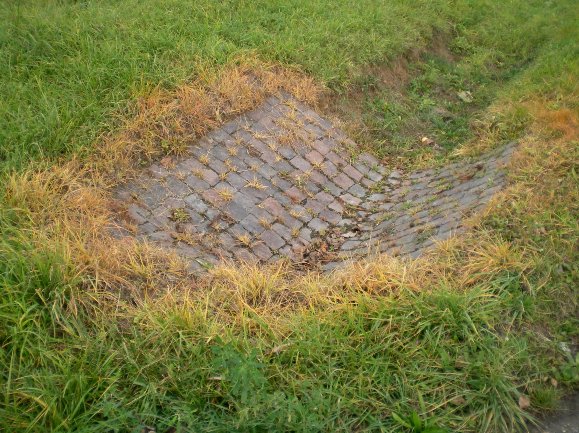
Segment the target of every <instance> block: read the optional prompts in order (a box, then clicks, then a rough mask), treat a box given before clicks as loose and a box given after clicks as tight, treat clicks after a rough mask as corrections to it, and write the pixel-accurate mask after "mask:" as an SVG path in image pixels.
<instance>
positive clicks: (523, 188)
mask: <svg viewBox="0 0 579 433" xmlns="http://www.w3.org/2000/svg"><path fill="white" fill-rule="evenodd" d="M280 90H285V91H288V92H290V93H291V94H293V95H294V96H295V97H296V98H298V99H301V100H304V101H306V102H308V103H309V104H315V102H316V100H317V98H318V95H319V94H320V91H321V89H320V87H319V86H317V85H316V84H315V83H314V82H313V81H312V80H311V79H310V78H308V77H306V76H305V75H303V74H301V73H300V72H299V71H295V70H288V69H284V68H281V67H280V66H276V65H264V64H262V63H259V62H256V61H244V62H238V63H236V64H233V65H230V66H229V67H226V68H224V69H223V70H222V71H221V72H220V73H218V74H214V73H209V72H207V73H205V74H201V75H200V77H198V79H197V80H195V81H194V82H192V83H189V84H187V85H185V86H182V87H181V88H178V89H175V90H173V91H161V90H156V91H155V92H153V93H152V94H150V95H149V96H147V97H146V98H143V99H141V100H140V101H139V102H138V103H137V109H136V114H135V116H134V117H133V118H131V119H130V120H129V121H127V122H126V124H125V125H124V127H123V128H121V129H120V130H118V131H117V132H115V133H112V134H110V135H108V136H106V137H104V138H103V139H102V140H101V141H100V142H99V143H98V145H97V146H95V152H94V153H93V154H92V155H91V156H90V157H88V158H86V159H84V160H81V159H79V158H73V159H72V160H70V161H68V162H63V163H62V164H59V165H55V166H53V167H52V168H51V169H49V170H32V169H31V170H29V171H27V172H22V173H17V174H13V175H12V176H11V177H10V178H9V179H8V182H7V186H6V194H5V200H6V202H7V204H8V207H9V208H11V209H12V210H13V212H14V213H15V214H16V215H17V216H18V218H21V220H22V221H25V222H26V223H25V224H26V227H27V229H28V231H29V233H31V235H32V236H33V238H34V239H35V241H36V242H38V244H39V245H42V244H44V245H46V244H47V243H48V244H54V245H64V246H65V247H66V251H67V257H69V258H70V261H71V263H72V264H73V265H74V266H75V267H76V269H77V274H78V275H82V276H83V278H84V279H85V281H87V283H88V284H86V285H85V287H86V288H87V289H90V288H93V289H94V288H96V289H99V290H101V289H106V293H107V296H105V297H104V298H103V299H110V295H111V294H119V293H121V294H123V295H125V296H127V297H129V298H130V299H131V300H133V301H134V300H144V301H145V302H147V305H149V306H150V308H160V309H168V308H166V307H167V305H168V303H169V304H171V305H177V306H179V305H180V306H182V307H183V309H184V311H185V310H187V311H188V306H192V305H195V307H196V308H195V314H203V315H204V316H212V317H213V318H215V320H217V321H218V322H219V323H235V324H242V325H243V326H246V325H247V323H248V321H250V322H251V323H252V326H256V327H258V328H260V327H263V326H264V324H280V323H281V322H284V319H283V318H284V317H289V316H291V314H289V313H290V312H296V311H301V310H303V311H306V310H314V311H317V310H322V309H326V310H327V309H332V308H340V306H347V305H350V304H356V303H358V302H359V301H360V300H361V299H371V298H376V297H381V296H391V295H392V296H396V295H397V294H398V293H400V292H402V291H405V290H411V291H428V290H434V289H436V288H437V287H441V286H447V287H453V288H457V289H460V290H467V289H468V288H470V287H474V286H480V285H486V284H490V282H491V280H492V278H493V277H494V276H496V275H497V274H499V273H500V272H503V271H505V270H512V271H514V272H518V273H520V274H525V273H526V272H528V270H529V269H532V267H533V265H534V263H535V260H537V255H538V254H537V252H535V251H529V250H528V249H526V248H525V247H523V246H521V245H520V244H517V243H516V242H513V241H507V240H505V239H502V238H501V237H500V236H498V235H496V234H493V233H494V232H493V231H492V229H489V230H487V229H485V226H484V222H485V220H486V219H489V218H495V217H498V218H503V219H505V220H509V221H510V220H512V219H514V218H516V217H518V216H517V215H518V214H517V213H516V210H517V209H520V208H521V207H524V208H525V211H526V212H527V213H528V214H533V213H540V212H542V210H544V209H545V206H548V205H549V203H552V202H554V201H555V200H557V199H558V197H557V192H556V191H557V189H560V188H563V187H566V188H569V186H568V185H566V184H565V182H562V181H561V180H560V179H563V178H564V177H565V175H566V173H568V172H569V170H573V169H574V168H573V166H574V165H576V161H577V158H576V157H577V155H573V152H570V144H569V143H570V140H573V139H574V138H576V136H577V135H576V133H577V122H576V118H574V117H572V115H571V113H567V112H566V113H563V114H561V115H551V114H550V113H549V114H547V115H545V116H543V118H544V119H545V120H544V122H537V123H536V126H535V127H534V129H532V130H531V131H530V133H529V135H528V136H527V137H526V138H525V139H524V140H522V142H521V145H520V149H519V151H518V152H517V154H516V156H515V158H514V161H513V163H512V164H511V172H510V176H511V178H512V179H513V181H514V182H513V185H512V186H511V187H510V188H509V189H508V190H507V191H505V192H504V193H503V194H501V195H499V196H498V197H497V198H496V199H495V200H493V205H492V206H491V207H490V208H489V209H488V210H487V211H486V213H485V214H484V215H483V216H482V217H481V218H479V220H477V221H474V222H473V226H474V227H475V228H476V230H475V231H473V232H471V233H470V234H467V235H465V236H462V237H460V238H454V239H451V240H448V241H445V242H441V243H440V244H439V245H438V247H437V248H436V249H435V250H432V251H430V252H428V253H427V254H425V255H424V257H422V258H420V259H418V260H406V259H399V258H395V257H389V256H386V255H382V256H376V257H372V258H368V259H367V260H365V261H361V262H358V263H353V264H351V265H349V266H347V267H345V268H344V269H342V270H340V271H337V272H335V273H333V274H328V275H320V274H318V273H315V272H311V273H307V274H299V273H296V272H294V270H293V269H292V267H291V266H290V265H289V264H288V263H283V262H281V263H278V264H274V265H270V266H257V265H254V264H245V265H244V264H241V265H239V264H236V265H232V264H228V263H224V264H222V265H220V266H218V267H217V268H215V269H213V270H211V271H210V272H209V273H208V274H207V275H206V276H205V277H203V278H201V279H198V278H193V277H192V276H191V275H189V274H188V273H187V272H186V263H185V262H184V261H183V260H182V259H181V258H180V257H178V256H176V255H175V254H174V253H171V252H169V251H167V250H164V249H161V248H160V247H157V246H154V245H152V244H147V243H145V242H139V241H137V240H135V239H134V238H132V237H123V236H118V237H115V236H114V235H113V233H115V230H114V229H115V224H114V218H113V217H114V215H115V213H117V212H118V209H117V206H116V204H115V202H114V201H113V200H112V199H111V194H110V189H111V187H112V186H113V185H115V184H117V183H118V182H121V181H122V180H123V179H126V178H128V177H130V176H131V175H132V174H133V173H134V172H135V171H136V170H137V169H138V167H139V164H140V162H143V161H144V162H147V161H150V160H152V159H155V158H159V157H161V156H163V155H164V154H166V149H167V148H166V147H164V146H163V143H165V142H167V141H169V142H183V141H186V142H189V141H191V140H194V139H195V138H198V137H200V136H202V135H203V134H205V133H206V132H207V131H209V130H210V129H212V128H214V127H216V126H218V125H219V124H221V123H222V122H224V121H226V119H228V118H230V117H231V116H235V115H237V114H240V113H242V112H244V111H247V110H249V109H251V108H253V107H255V106H256V105H257V104H259V103H260V102H261V101H263V99H264V98H265V97H266V96H267V95H269V94H271V93H276V92H279V91H280ZM553 116H554V117H553ZM553 128H555V129H559V130H561V131H563V132H562V133H559V134H558V135H557V136H556V137H554V138H553V139H552V140H548V141H547V140H545V139H544V137H545V136H546V135H545V134H550V136H552V135H553V132H552V130H553ZM548 131H551V132H548ZM571 148H572V146H571ZM575 153H576V152H575ZM573 194H575V196H576V195H577V191H576V188H575V192H574V193H572V194H571V195H567V196H573ZM576 202H579V200H577V201H576ZM570 206H573V204H572V203H570ZM575 206H576V204H575ZM517 207H518V208H517ZM87 293H88V296H92V295H91V294H90V291H89V290H87ZM114 297H116V296H114ZM107 302H108V301H107ZM135 314H137V313H135ZM191 314H193V313H190V314H189V313H187V314H185V313H184V317H185V316H187V318H186V320H196V319H195V317H193V316H191ZM184 320H185V319H184ZM288 320H289V319H288ZM286 324H287V323H286ZM260 329H261V328H260Z"/></svg>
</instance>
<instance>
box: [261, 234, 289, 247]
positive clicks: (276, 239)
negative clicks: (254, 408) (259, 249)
mask: <svg viewBox="0 0 579 433" xmlns="http://www.w3.org/2000/svg"><path fill="white" fill-rule="evenodd" d="M260 238H261V240H262V241H263V242H265V244H266V245H267V246H268V247H270V248H271V249H272V250H277V249H279V248H281V247H283V246H284V245H285V241H284V240H283V239H282V238H281V237H280V236H279V235H278V234H277V233H276V232H274V231H273V230H266V231H264V232H263V233H262V234H261V236H260Z"/></svg>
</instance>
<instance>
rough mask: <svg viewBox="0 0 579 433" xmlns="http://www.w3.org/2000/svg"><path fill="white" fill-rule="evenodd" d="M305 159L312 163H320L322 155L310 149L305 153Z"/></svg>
mask: <svg viewBox="0 0 579 433" xmlns="http://www.w3.org/2000/svg"><path fill="white" fill-rule="evenodd" d="M306 159H307V160H308V161H309V162H310V163H312V164H321V163H322V162H324V157H323V156H322V155H321V154H320V153H319V152H317V151H315V150H312V151H311V152H309V153H307V154H306Z"/></svg>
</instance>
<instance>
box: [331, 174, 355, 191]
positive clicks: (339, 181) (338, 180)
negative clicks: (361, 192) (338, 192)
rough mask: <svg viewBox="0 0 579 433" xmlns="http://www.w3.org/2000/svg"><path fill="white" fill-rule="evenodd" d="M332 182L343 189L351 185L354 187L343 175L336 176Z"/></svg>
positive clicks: (352, 182)
mask: <svg viewBox="0 0 579 433" xmlns="http://www.w3.org/2000/svg"><path fill="white" fill-rule="evenodd" d="M332 181H333V182H334V183H335V184H336V185H338V186H339V187H340V188H343V189H348V188H350V187H351V186H352V185H354V181H353V180H352V179H350V178H349V177H348V176H346V175H345V174H344V173H340V174H338V175H337V176H335V177H334V178H333V179H332Z"/></svg>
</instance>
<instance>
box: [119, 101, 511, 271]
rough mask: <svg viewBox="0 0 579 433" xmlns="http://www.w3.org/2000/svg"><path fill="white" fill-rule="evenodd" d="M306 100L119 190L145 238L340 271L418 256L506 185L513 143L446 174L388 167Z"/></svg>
mask: <svg viewBox="0 0 579 433" xmlns="http://www.w3.org/2000/svg"><path fill="white" fill-rule="evenodd" d="M355 148H356V145H355V143H353V142H352V141H351V140H350V139H348V137H347V136H346V135H345V134H344V133H343V132H342V131H340V130H339V129H338V128H335V127H334V126H333V125H332V124H331V123H330V122H328V121H327V120H326V119H324V118H322V117H320V116H319V115H318V114H317V113H315V112H314V111H313V110H312V109H310V108H308V107H306V106H304V105H303V104H301V103H299V102H297V101H296V100H294V99H292V98H289V97H284V98H281V99H280V98H277V97H270V98H269V99H268V100H267V101H266V102H265V103H264V104H263V105H262V106H261V107H259V108H258V109H256V110H254V111H252V112H250V113H248V114H246V115H244V116H241V117H239V118H237V119H235V120H233V121H231V122H229V123H227V124H225V125H224V126H222V127H221V128H219V129H217V130H215V131H213V132H211V133H210V134H208V135H207V136H205V137H204V138H202V139H200V140H199V141H197V142H195V143H193V144H192V145H191V146H190V148H189V151H188V154H187V155H186V156H183V157H166V158H164V159H163V160H162V161H161V162H159V163H155V164H153V165H152V166H150V167H149V168H148V169H147V170H144V171H143V172H142V173H141V175H140V176H139V177H138V178H136V179H135V180H134V181H132V182H130V183H127V184H125V185H123V186H121V187H120V188H118V190H117V191H116V198H117V199H118V200H120V201H121V202H122V203H123V204H124V205H125V212H123V215H122V216H123V217H124V218H123V220H124V222H125V225H126V226H127V227H128V228H129V229H130V231H131V233H132V234H134V235H136V236H137V237H138V238H141V239H147V240H149V241H153V242H156V243H158V244H160V245H162V246H165V247H169V248H173V249H176V251H177V252H178V253H180V254H181V255H183V256H185V257H187V258H189V259H191V260H190V262H191V268H192V270H200V269H202V268H203V267H206V266H207V265H211V264H215V263H217V262H218V261H219V260H220V259H223V258H228V259H234V260H242V261H262V262H271V261H275V260H278V259H279V258H282V257H288V258H290V259H291V260H293V261H295V262H300V263H304V264H309V265H311V266H319V267H320V268H321V269H324V270H327V269H331V268H333V267H335V266H337V265H339V264H340V263H342V262H343V261H344V260H347V259H353V258H355V257H357V256H363V255H366V254H368V253H370V252H387V253H390V254H408V255H410V256H412V257H416V256H418V255H419V254H420V253H421V251H423V250H424V248H427V247H429V246H430V245H432V244H433V243H434V242H435V240H439V239H445V238H448V237H450V236H451V235H452V234H453V233H457V232H460V231H461V230H463V226H462V221H463V220H464V218H465V217H466V216H468V215H469V214H471V213H472V212H475V211H477V210H480V209H481V208H482V207H483V206H484V205H485V204H486V203H487V202H488V200H489V199H490V197H491V196H492V195H493V194H494V193H496V192H497V191H499V190H500V189H501V188H502V187H503V186H504V183H505V174H504V171H503V167H504V164H505V163H506V162H507V161H508V159H509V157H510V155H511V153H512V152H513V150H514V145H508V146H506V147H504V148H502V149H499V150H497V151H494V152H492V153H489V154H487V155H485V156H483V157H481V158H480V159H478V160H476V161H463V162H459V163H456V164H452V165H448V166H446V167H444V168H442V169H430V170H422V171H415V172H412V173H401V172H399V171H388V170H387V169H386V168H385V167H384V166H382V165H381V164H380V163H379V161H378V160H376V159H375V158H374V157H373V156H371V155H369V154H361V155H359V156H358V157H356V159H355V160H353V159H352V158H351V157H350V152H348V149H355Z"/></svg>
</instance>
